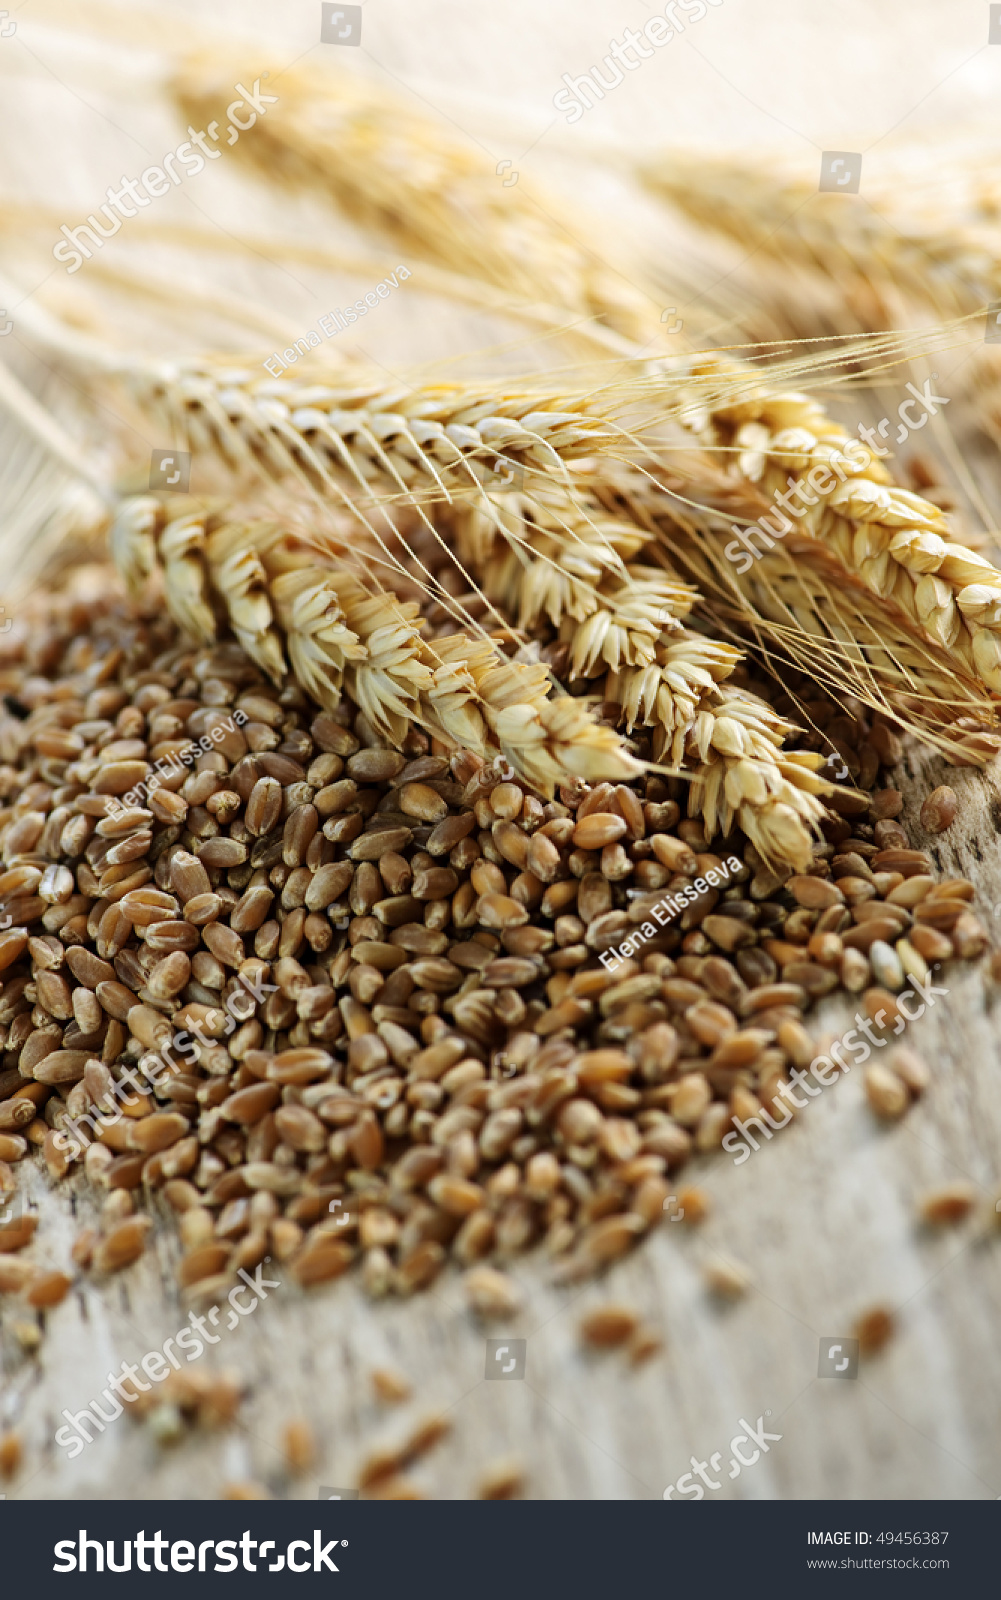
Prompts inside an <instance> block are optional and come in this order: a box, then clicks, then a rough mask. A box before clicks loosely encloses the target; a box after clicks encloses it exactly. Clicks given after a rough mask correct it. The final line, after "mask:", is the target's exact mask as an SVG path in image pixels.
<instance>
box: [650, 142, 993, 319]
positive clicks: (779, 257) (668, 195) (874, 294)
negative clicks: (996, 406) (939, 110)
mask: <svg viewBox="0 0 1001 1600" xmlns="http://www.w3.org/2000/svg"><path fill="white" fill-rule="evenodd" d="M978 154H979V153H978ZM978 168H980V169H981V170H977V169H978ZM636 170H637V173H638V176H639V177H640V180H641V182H642V183H643V184H644V185H645V186H646V187H647V188H648V189H649V190H650V191H651V192H652V193H654V194H656V195H658V196H659V197H660V198H662V199H666V200H668V201H669V202H670V203H671V204H672V205H673V206H675V207H676V208H677V209H678V210H679V211H681V212H683V213H684V214H685V215H686V216H688V217H689V218H690V219H691V220H692V221H694V222H696V223H698V224H699V226H700V227H703V228H705V229H707V230H708V231H710V232H714V233H718V234H721V235H723V236H724V237H726V238H728V239H730V240H732V241H733V242H734V243H736V244H737V245H739V246H740V248H741V250H742V251H744V252H745V253H746V255H747V256H748V257H760V258H762V259H763V260H766V261H770V262H775V261H780V262H781V263H782V266H783V267H784V268H786V269H788V268H790V267H792V268H795V269H798V271H799V273H800V274H801V281H802V282H804V283H807V284H808V283H810V282H811V281H813V282H814V283H815V284H818V285H820V286H822V287H823V289H824V291H825V294H826V291H827V290H828V289H829V288H834V289H835V290H836V292H837V294H838V297H839V299H840V300H841V301H842V302H844V301H845V300H847V302H848V304H849V305H850V306H851V307H852V309H853V310H854V311H855V312H856V313H857V314H858V315H859V316H860V318H861V320H862V321H863V324H864V325H867V326H870V327H874V328H875V327H885V326H886V325H887V324H888V323H889V322H891V321H894V320H896V321H902V320H905V318H906V315H907V306H908V304H910V306H911V307H920V308H923V309H927V310H931V311H932V312H933V313H934V315H935V317H936V318H937V319H938V320H939V321H942V322H945V321H948V320H949V319H950V318H952V317H956V316H960V315H962V314H963V313H964V312H969V311H973V310H976V309H977V308H978V307H980V306H983V305H984V304H986V302H988V301H990V300H993V299H996V298H997V297H998V295H1001V252H999V250H998V247H997V243H996V235H995V234H994V231H993V229H994V225H995V219H996V216H997V196H996V193H994V192H993V190H991V189H990V187H989V184H988V183H987V182H985V181H984V180H983V174H982V167H981V162H980V161H979V160H978V162H977V163H976V166H975V165H974V163H973V161H971V160H970V159H969V155H968V154H967V158H966V160H965V161H964V160H962V159H960V160H959V161H958V162H955V163H951V164H950V166H949V169H948V170H949V175H950V183H949V193H948V196H947V197H942V196H936V197H934V199H935V201H936V202H937V203H934V204H928V203H925V204H924V205H923V204H922V182H921V179H922V177H923V175H924V172H925V171H926V170H927V152H926V151H925V150H924V149H921V150H920V151H919V150H915V151H914V152H913V154H912V156H911V158H910V159H909V160H906V161H904V162H901V163H900V164H899V166H898V170H897V172H896V175H895V181H893V182H890V181H887V180H886V179H884V180H883V182H882V183H881V184H880V185H879V186H877V187H876V188H875V189H874V188H873V186H872V184H871V183H870V182H869V181H868V180H867V181H866V184H865V194H864V197H863V196H859V197H858V198H855V197H849V199H848V203H847V204H846V203H845V202H846V197H845V196H844V195H842V194H830V193H826V194H822V193H820V192H819V190H818V176H817V170H816V168H814V169H812V170H807V169H806V168H805V167H803V166H795V167H793V166H790V164H789V163H788V161H787V160H784V159H783V158H782V157H781V156H779V155H775V156H773V157H768V156H767V155H766V156H764V157H763V158H761V159H755V160H754V161H753V162H752V161H746V160H741V159H740V158H739V157H732V156H719V155H714V154H711V153H708V152H705V153H700V154H698V155H693V154H692V152H691V151H681V150H672V151H666V152H663V153H662V154H660V155H658V156H657V157H656V158H655V159H654V160H652V161H646V162H642V163H640V164H639V165H638V167H637V169H636ZM943 202H944V203H943Z"/></svg>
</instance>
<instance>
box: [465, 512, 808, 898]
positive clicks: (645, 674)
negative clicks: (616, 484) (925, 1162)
mask: <svg viewBox="0 0 1001 1600" xmlns="http://www.w3.org/2000/svg"><path fill="white" fill-rule="evenodd" d="M508 499H510V500H512V501H516V507H515V510H514V512H511V513H510V520H511V522H512V523H513V526H509V525H508V522H506V521H505V519H504V518H503V517H500V518H498V519H497V520H496V522H495V523H494V524H493V526H492V528H490V529H488V528H487V527H486V519H485V516H484V513H483V512H482V510H481V509H479V508H472V509H471V510H468V511H467V510H466V509H465V508H460V509H459V511H458V512H457V513H456V516H455V518H454V519H453V520H454V522H455V525H456V527H457V537H456V541H455V543H456V550H457V552H458V554H459V556H460V558H462V557H465V558H466V559H468V560H469V562H470V565H471V567H472V570H473V572H474V575H475V576H476V578H477V579H478V581H479V582H480V583H481V585H482V587H483V590H484V593H485V594H486V595H487V596H488V598H490V599H492V600H494V601H495V602H496V603H497V604H498V605H499V606H500V607H502V608H503V609H505V610H507V611H508V612H510V613H511V614H512V615H518V616H519V620H520V621H521V623H522V625H523V626H524V625H530V624H533V623H538V622H540V621H543V620H545V621H548V622H550V623H551V624H553V625H554V626H555V627H557V628H558V629H559V631H560V637H561V639H562V640H563V641H564V642H565V643H566V645H567V646H568V652H569V663H570V673H571V676H572V677H580V676H584V677H592V676H595V675H596V674H598V673H603V674H605V676H604V689H603V697H604V699H605V700H606V701H610V702H613V703H615V704H618V705H620V706H621V707H622V711H623V716H624V718H625V721H626V725H627V727H628V729H629V730H630V731H632V730H633V729H634V728H637V727H644V728H649V729H650V730H651V738H652V746H651V753H652V756H653V759H654V760H655V761H658V762H664V761H666V762H669V763H670V764H671V766H672V767H674V768H675V769H677V770H684V771H688V772H691V773H692V774H693V777H694V781H693V783H692V786H691V789H690V792H689V802H690V811H691V814H692V815H693V816H694V815H697V814H701V815H702V816H703V817H704V819H705V824H706V828H707V831H708V835H709V836H710V837H711V836H712V835H713V834H714V833H715V831H716V829H717V827H718V828H719V829H720V830H721V831H722V832H724V833H728V832H729V831H730V829H731V827H732V825H733V823H734V821H735V820H736V821H739V823H740V825H741V826H742V827H743V828H744V829H745V832H747V834H748V837H749V838H751V840H752V841H753V842H754V844H755V845H756V846H757V848H758V849H759V851H760V853H761V855H762V858H763V859H764V860H767V861H770V862H773V863H775V864H777V865H787V866H790V865H791V866H796V867H797V868H802V867H803V866H804V865H805V864H806V863H808V862H809V859H810V855H811V851H812V843H811V831H815V830H816V827H817V825H818V823H819V822H820V820H821V818H822V817H823V815H824V810H823V806H822V805H821V803H820V801H819V799H818V796H819V795H821V794H824V793H829V792H830V790H831V785H829V784H827V783H825V782H824V780H822V779H817V778H815V777H814V776H813V773H814V772H815V771H816V769H817V768H818V767H819V765H820V761H821V758H819V757H815V756H813V755H811V754H810V753H808V752H796V753H795V754H794V755H789V754H788V753H786V754H783V752H782V750H781V746H782V744H783V742H784V740H785V739H786V738H787V737H788V736H789V735H790V734H791V733H792V732H793V731H794V730H793V728H792V726H791V724H789V723H786V722H784V721H783V720H782V719H781V718H779V717H777V716H776V715H775V713H774V712H773V711H772V710H771V708H770V707H769V706H767V705H766V704H765V702H764V701H762V700H759V699H758V698H757V697H756V696H753V695H750V694H748V693H746V692H740V691H736V690H733V689H728V690H726V691H723V690H721V689H720V687H719V685H720V684H721V683H722V682H723V680H724V679H725V678H727V677H729V676H730V674H731V673H732V672H733V671H734V669H735V667H736V666H737V665H738V664H739V662H740V659H741V658H740V652H739V651H738V650H736V649H735V648H734V647H733V646H732V645H719V644H714V643H711V642H710V641H708V640H705V639H703V638H701V636H699V635H698V634H693V633H690V632H689V631H688V630H687V629H686V628H685V627H684V626H683V624H682V620H681V619H682V618H684V617H685V616H687V614H688V613H689V611H690V610H691V607H692V605H693V604H694V602H695V600H696V599H697V594H696V592H695V591H694V590H693V589H692V588H691V587H690V586H689V585H687V584H684V583H682V582H680V581H679V580H678V579H677V578H675V577H674V575H673V574H671V573H669V572H663V571H661V572H657V571H656V569H652V568H644V567H636V566H635V565H631V564H629V563H627V562H624V561H623V560H622V557H621V555H620V554H619V550H620V549H623V548H625V549H626V550H629V551H634V550H635V549H636V545H637V543H638V542H639V539H640V538H641V537H644V535H643V534H642V530H640V529H638V528H637V527H636V526H635V525H628V524H626V525H624V524H623V523H622V521H621V519H609V518H608V516H607V515H603V513H602V510H601V508H600V506H599V505H597V504H595V503H591V504H590V505H589V504H587V503H586V502H583V503H581V502H575V503H573V504H568V505H564V506H562V507H560V508H559V512H557V510H556V508H555V507H554V506H553V504H552V503H550V504H549V505H548V506H546V505H537V504H534V503H533V502H532V501H531V500H530V499H529V497H527V496H524V495H523V496H517V497H516V496H509V497H508ZM533 518H538V521H534V520H533ZM568 523H569V524H570V525H571V528H572V531H573V532H575V533H580V532H584V533H586V534H589V535H590V537H589V538H584V539H583V540H582V541H581V543H580V545H578V543H577V542H576V541H575V539H574V538H572V537H570V536H569V535H570V531H571V528H568V527H567V524H568ZM470 525H471V527H470ZM515 529H516V530H517V531H515ZM602 534H604V535H605V537H604V538H602ZM645 537H647V538H649V537H650V535H649V531H648V532H647V534H646V535H645ZM498 547H499V549H500V554H499V555H498V553H497V549H498ZM617 547H618V548H617ZM581 548H582V549H583V556H581V555H580V554H579V550H580V549H581ZM575 563H578V565H577V567H576V568H575V566H574V564H575ZM585 563H587V565H586V566H585V565H584V564H585ZM582 566H583V568H584V570H583V571H582V570H581V567H582ZM567 569H570V571H571V573H572V576H571V575H570V574H568V572H567ZM554 578H555V580H556V581H554ZM526 593H527V594H528V595H529V596H530V597H531V603H530V604H528V605H526ZM637 624H639V626H637ZM783 763H785V765H783ZM787 767H788V768H789V770H788V771H787V770H786V769H787Z"/></svg>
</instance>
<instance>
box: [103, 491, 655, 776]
mask: <svg viewBox="0 0 1001 1600" xmlns="http://www.w3.org/2000/svg"><path fill="white" fill-rule="evenodd" d="M170 509H174V510H176V507H174V508H170ZM168 517H169V511H168V508H167V507H165V506H164V505H163V504H162V503H161V502H158V501H157V500H155V499H154V498H153V497H148V496H147V497H142V496H140V497H135V498H132V499H129V500H126V501H125V502H124V503H123V505H122V507H121V508H120V510H119V513H118V515H117V517H116V518H115V522H114V526H113V528H112V532H111V550H112V554H113V557H114V559H115V562H116V564H117V566H118V568H119V570H120V571H121V573H122V575H123V577H124V578H125V580H126V584H127V586H128V587H129V589H130V590H131V591H132V592H133V593H137V592H138V591H140V590H141V589H142V588H143V586H144V585H145V583H146V581H147V580H148V578H150V577H151V576H152V575H153V574H154V573H156V572H159V573H160V574H161V575H162V578H163V583H164V590H165V595H166V600H167V605H168V608H169V610H170V612H171V615H172V616H173V617H174V619H175V621H177V623H178V624H179V626H181V627H182V628H184V629H185V631H187V632H189V633H191V634H192V635H193V636H194V637H195V638H198V639H202V640H205V641H208V640H211V639H213V638H215V637H216V635H217V633H218V632H219V630H220V628H221V627H222V626H224V625H228V626H230V627H231V628H232V630H233V632H234V634H235V635H236V637H237V639H238V640H239V641H240V643H241V644H242V645H243V646H244V648H245V649H246V650H247V651H248V653H249V654H250V655H251V656H252V657H253V658H254V659H255V660H256V661H258V662H259V664H260V665H261V666H262V667H263V668H264V670H265V671H266V672H268V673H269V674H270V675H271V677H272V678H273V679H274V680H275V681H276V682H280V681H281V680H282V679H283V677H284V676H285V673H286V670H287V665H286V662H287V663H288V665H289V666H290V667H291V670H292V672H293V674H294V676H295V677H296V678H297V680H298V681H299V682H300V683H301V684H302V686H303V688H305V689H306V690H307V691H308V692H309V693H310V694H312V695H313V696H314V697H315V698H316V699H317V700H318V701H319V703H320V704H321V705H322V706H325V707H327V708H329V709H333V708H334V707H335V706H336V705H337V704H338V703H339V700H340V696H341V692H342V689H343V691H344V692H345V693H347V694H348V695H349V697H350V698H351V699H352V700H353V701H354V703H355V704H356V705H357V706H358V708H359V709H360V710H361V711H362V712H363V714H364V715H365V717H366V718H367V720H368V722H369V724H370V726H371V727H372V728H373V730H374V731H375V733H376V734H377V735H378V736H380V737H382V738H385V739H386V740H387V741H388V742H389V743H392V744H396V745H400V744H402V742H403V740H404V739H405V738H406V734H407V730H408V728H409V727H410V725H411V723H412V722H418V723H421V724H423V725H425V726H428V727H430V728H431V729H432V730H433V731H434V732H435V733H436V734H437V735H438V736H439V737H440V738H441V739H442V740H443V742H444V743H445V744H447V745H450V746H451V747H453V748H454V747H457V746H459V745H462V746H463V747H464V748H469V749H472V750H474V752H475V753H476V754H479V755H483V756H484V757H485V758H491V757H494V756H502V757H504V758H505V759H506V760H508V761H509V762H510V764H511V766H512V768H513V769H514V771H515V772H517V773H520V774H521V775H522V776H523V777H524V778H525V779H526V781H527V782H528V783H530V784H531V785H532V786H533V787H534V788H537V789H539V790H541V791H542V792H543V793H545V794H549V795H551V794H552V793H553V792H554V789H555V786H556V784H557V783H558V782H559V781H560V780H561V778H563V777H565V776H566V774H567V773H571V774H574V775H576V776H579V777H582V778H585V779H586V780H587V781H589V782H596V781H599V780H609V781H615V782H619V781H622V780H624V779H627V778H632V777H635V776H636V775H637V774H638V773H639V772H641V771H642V764H641V763H640V762H638V761H637V760H636V759H635V758H634V757H633V756H632V755H631V754H630V753H629V752H628V751H627V749H626V748H625V746H624V745H623V743H622V741H621V740H620V739H619V738H617V737H616V735H615V734H614V732H613V731H612V730H611V729H610V728H608V727H606V726H605V725H603V724H601V723H598V722H597V721H596V720H595V718H594V716H593V714H592V713H591V712H590V711H589V710H588V708H587V707H586V706H585V705H584V704H583V703H582V702H581V701H580V700H577V699H573V700H571V699H569V698H566V697H562V696H560V697H557V698H555V699H550V698H548V696H549V691H550V690H551V688H552V680H551V678H550V677H549V675H548V673H547V672H546V670H545V669H544V668H541V667H533V666H530V665H527V664H524V663H521V662H514V661H509V660H508V659H507V658H506V657H504V656H503V655H502V654H501V653H500V652H499V651H498V650H497V648H496V646H495V645H493V644H491V642H490V641H489V640H486V639H478V638H475V637H471V636H469V635H466V634H457V635H454V636H452V637H451V639H444V640H443V639H435V640H434V641H433V642H428V641H425V639H424V638H423V637H422V627H423V624H422V621H421V618H420V614H419V607H418V606H417V605H416V604H415V603H414V602H413V601H400V600H398V599H397V598H396V596H395V595H393V594H391V593H387V592H385V591H383V592H379V593H376V594H373V593H371V592H370V590H369V589H368V588H366V586H365V584H364V583H363V582H362V580H361V578H360V576H359V575H358V573H357V572H354V571H352V570H350V569H348V568H346V567H342V568H337V567H336V566H334V565H333V564H332V563H331V562H330V560H328V561H326V562H324V561H323V560H322V559H321V558H320V557H319V556H318V552H317V550H316V548H315V547H314V546H312V545H311V544H310V543H309V542H307V541H305V540H303V539H301V538H299V537H298V536H297V535H296V534H294V533H290V532H289V531H287V530H286V529H285V528H283V527H282V526H281V524H278V523H275V522H270V521H261V522H254V521H248V520H245V519H240V518H237V519H233V518H231V517H230V516H228V515H227V512H226V509H225V508H224V507H222V506H217V507H215V508H210V509H205V508H202V509H196V508H190V509H185V510H184V511H183V512H182V514H181V515H180V516H174V517H172V518H170V520H168Z"/></svg>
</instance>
